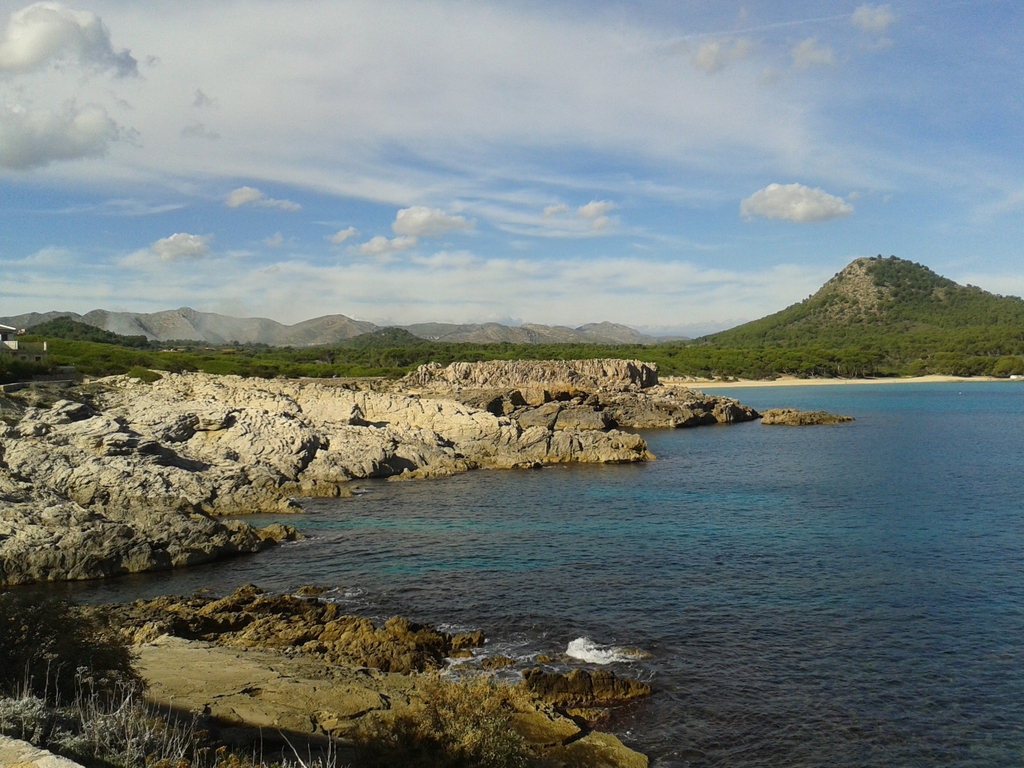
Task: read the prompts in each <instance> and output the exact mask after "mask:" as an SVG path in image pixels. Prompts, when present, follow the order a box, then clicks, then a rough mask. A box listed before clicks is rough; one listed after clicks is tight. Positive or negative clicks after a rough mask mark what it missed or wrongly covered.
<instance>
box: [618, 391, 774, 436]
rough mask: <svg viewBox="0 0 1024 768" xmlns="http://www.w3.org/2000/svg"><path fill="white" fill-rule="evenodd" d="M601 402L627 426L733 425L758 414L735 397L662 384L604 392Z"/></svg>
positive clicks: (666, 427)
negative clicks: (617, 391) (639, 388)
mask: <svg viewBox="0 0 1024 768" xmlns="http://www.w3.org/2000/svg"><path fill="white" fill-rule="evenodd" d="M600 404H601V407H602V409H603V411H604V413H605V414H606V415H607V417H608V418H609V419H610V420H611V421H612V422H614V423H615V424H616V425H617V426H619V427H621V428H625V429H677V428H679V427H696V426H701V425H705V424H733V423H738V422H742V421H752V420H754V419H756V418H757V417H758V413H757V411H755V410H754V409H753V408H750V407H749V406H746V405H742V404H740V403H738V402H737V401H736V400H733V399H732V398H728V397H722V396H721V395H706V394H704V393H703V392H699V391H697V390H693V389H687V388H685V387H676V386H659V387H654V388H652V389H648V390H644V391H642V392H635V393H609V394H604V393H602V394H601V395H600Z"/></svg>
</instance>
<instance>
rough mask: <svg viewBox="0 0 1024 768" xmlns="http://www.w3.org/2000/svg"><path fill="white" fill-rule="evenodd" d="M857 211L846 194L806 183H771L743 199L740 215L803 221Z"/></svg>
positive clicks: (844, 214) (836, 216)
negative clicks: (845, 198)
mask: <svg viewBox="0 0 1024 768" xmlns="http://www.w3.org/2000/svg"><path fill="white" fill-rule="evenodd" d="M852 213H853V206H852V205H850V204H849V203H847V202H846V201H845V200H843V198H841V197H836V196H835V195H830V194H828V193H827V192H825V191H823V190H821V189H811V188H810V187H805V186H804V185H803V184H769V185H768V186H767V187H765V188H764V189H759V190H758V191H757V192H755V193H754V194H752V195H751V196H750V197H748V198H747V199H746V200H744V201H743V202H741V203H740V216H743V217H744V218H752V217H754V216H763V217H764V218H766V219H786V220H787V221H795V222H798V223H801V224H805V223H809V222H817V221H828V220H829V219H841V218H843V217H845V216H849V215H851V214H852Z"/></svg>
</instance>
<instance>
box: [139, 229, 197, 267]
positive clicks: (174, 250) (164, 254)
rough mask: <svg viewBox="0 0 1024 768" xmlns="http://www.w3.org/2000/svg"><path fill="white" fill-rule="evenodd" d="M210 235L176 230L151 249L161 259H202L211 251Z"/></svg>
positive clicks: (158, 241) (154, 244)
mask: <svg viewBox="0 0 1024 768" xmlns="http://www.w3.org/2000/svg"><path fill="white" fill-rule="evenodd" d="M212 239H213V238H212V237H211V236H210V235H190V234H188V233H186V232H176V233H175V234H173V235H171V236H170V237H163V238H161V239H159V240H157V241H156V242H155V243H153V244H152V245H151V246H150V247H149V250H150V251H151V252H152V253H153V255H154V256H158V257H160V260H161V261H178V260H179V259H201V258H203V257H204V256H207V255H208V254H209V253H210V241H211V240H212Z"/></svg>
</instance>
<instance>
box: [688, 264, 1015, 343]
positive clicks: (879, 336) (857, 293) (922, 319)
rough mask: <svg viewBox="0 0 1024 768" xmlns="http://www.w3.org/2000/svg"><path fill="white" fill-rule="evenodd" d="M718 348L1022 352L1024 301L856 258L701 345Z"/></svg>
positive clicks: (909, 267) (918, 268)
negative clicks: (799, 297)
mask: <svg viewBox="0 0 1024 768" xmlns="http://www.w3.org/2000/svg"><path fill="white" fill-rule="evenodd" d="M701 341H702V342H703V343H706V344H710V345H713V346H715V347H728V348H732V349H767V348H772V347H775V348H779V347H781V348H786V349H794V348H803V349H808V348H828V349H849V348H858V349H861V350H865V351H873V352H875V353H881V354H884V355H885V356H886V357H888V358H889V360H890V362H892V363H906V362H908V361H910V360H914V359H920V358H928V357H930V356H932V355H935V354H943V353H945V354H951V353H952V354H958V355H969V356H981V357H997V356H1002V355H1020V354H1022V353H1024V300H1021V299H1019V298H1016V297H1013V296H997V295H995V294H991V293H988V292H986V291H983V290H981V289H980V288H977V287H975V286H971V285H968V286H963V285H958V284H957V283H955V282H953V281H952V280H949V279H947V278H945V277H942V276H940V275H937V274H935V273H934V272H932V271H931V270H930V269H928V267H925V266H923V265H921V264H916V263H914V262H912V261H906V260H904V259H898V258H896V257H895V256H890V257H889V258H882V257H881V256H877V257H875V258H870V259H857V260H856V261H854V262H852V263H851V264H850V265H849V266H847V267H846V268H845V269H844V270H843V271H842V272H840V273H839V274H837V275H836V276H835V277H834V278H832V279H831V280H829V281H828V282H827V283H826V284H825V285H824V286H823V287H822V288H821V290H819V291H818V292H817V293H816V294H814V295H813V296H811V297H810V298H808V299H805V300H804V301H801V302H800V303H799V304H794V305H793V306H791V307H787V308H786V309H784V310H782V311H781V312H777V313H775V314H774V315H769V316H767V317H763V318H761V319H760V320H755V321H754V322H752V323H746V324H744V325H740V326H738V327H736V328H732V329H730V330H728V331H722V332H721V333H716V334H713V335H711V336H707V337H705V338H704V339H702V340H701Z"/></svg>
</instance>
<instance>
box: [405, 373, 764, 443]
mask: <svg viewBox="0 0 1024 768" xmlns="http://www.w3.org/2000/svg"><path fill="white" fill-rule="evenodd" d="M399 389H400V391H410V390H411V391H416V392H419V393H421V394H422V395H423V396H424V397H436V396H441V397H446V398H452V399H455V400H458V401H459V402H462V403H465V404H467V405H471V406H473V407H475V408H481V409H483V410H486V411H489V412H490V413H493V414H495V415H498V416H509V417H511V418H513V419H514V420H516V421H517V422H518V423H519V424H520V426H522V427H524V428H527V427H534V426H540V427H544V428H545V429H549V430H555V431H558V430H566V431H573V432H579V431H600V430H605V429H609V428H622V429H675V428H677V427H696V426H700V425H704V424H732V423H737V422H742V421H752V420H753V419H756V418H758V415H759V414H758V413H757V411H755V410H754V409H753V408H749V407H748V406H745V405H741V404H740V403H738V402H737V401H736V400H733V399H732V398H728V397H723V396H721V395H706V394H704V393H703V392H698V391H697V390H693V389H689V388H687V387H684V386H679V385H677V384H672V385H661V384H659V383H658V368H657V366H656V365H654V364H653V363H642V362H640V361H639V360H569V361H562V360H511V361H510V360H491V361H486V362H480V363H452V364H451V365H449V366H447V367H444V368H443V367H441V366H440V365H437V364H436V363H432V364H429V365H421V366H420V367H419V369H417V370H416V371H415V372H414V373H411V374H409V375H408V376H406V377H405V378H404V379H403V380H402V381H401V382H400V384H399Z"/></svg>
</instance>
